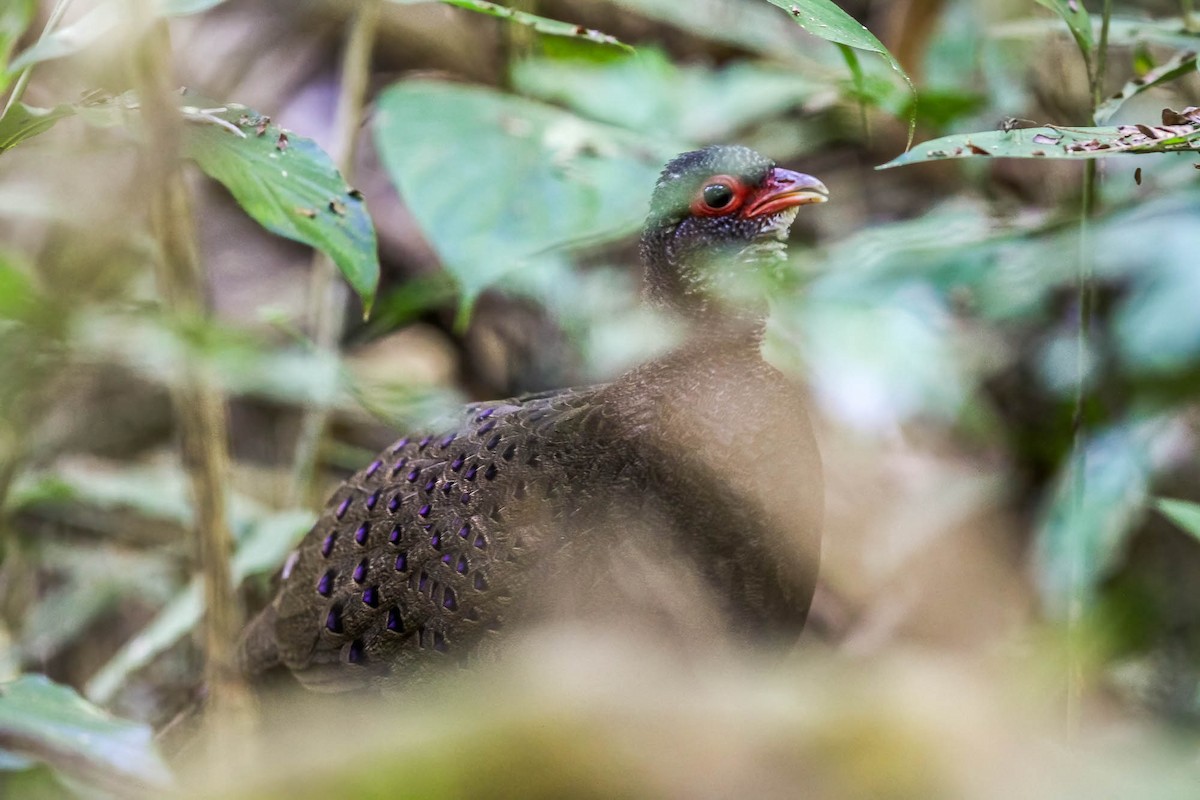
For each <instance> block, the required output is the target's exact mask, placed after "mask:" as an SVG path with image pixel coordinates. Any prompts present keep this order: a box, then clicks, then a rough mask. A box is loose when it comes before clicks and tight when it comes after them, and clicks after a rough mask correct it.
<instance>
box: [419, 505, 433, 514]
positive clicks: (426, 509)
mask: <svg viewBox="0 0 1200 800" xmlns="http://www.w3.org/2000/svg"><path fill="white" fill-rule="evenodd" d="M430 510H431V509H430V507H429V503H426V504H425V505H423V506H421V507H420V508H419V509H417V516H419V517H428V516H429V512H430Z"/></svg>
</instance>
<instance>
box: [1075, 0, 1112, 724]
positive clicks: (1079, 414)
mask: <svg viewBox="0 0 1200 800" xmlns="http://www.w3.org/2000/svg"><path fill="white" fill-rule="evenodd" d="M1103 14H1104V16H1103V19H1102V21H1101V23H1100V41H1099V42H1098V43H1097V45H1096V53H1095V57H1094V58H1090V59H1088V63H1089V65H1090V69H1089V75H1088V82H1089V88H1090V89H1091V102H1092V116H1093V124H1094V117H1095V113H1096V109H1098V108H1099V107H1100V103H1101V102H1102V101H1103V99H1104V84H1105V79H1106V78H1107V76H1108V31H1109V22H1110V20H1111V17H1112V0H1104V11H1103ZM1098 192H1099V171H1098V164H1097V162H1096V161H1095V160H1092V161H1089V162H1088V163H1087V166H1086V167H1085V168H1084V172H1083V197H1082V200H1081V203H1080V221H1079V270H1078V273H1077V278H1076V292H1077V299H1076V314H1077V316H1076V327H1077V331H1076V340H1075V345H1076V346H1075V381H1076V384H1075V403H1074V409H1073V411H1072V414H1071V458H1070V465H1071V509H1072V516H1073V517H1074V518H1075V519H1076V520H1078V519H1081V518H1082V516H1083V507H1084V503H1085V501H1086V498H1087V449H1086V447H1085V439H1086V436H1087V425H1086V420H1085V414H1084V411H1085V407H1086V405H1087V386H1086V382H1087V367H1088V344H1089V340H1090V339H1091V330H1092V315H1093V308H1094V306H1095V291H1096V287H1095V280H1094V278H1093V275H1092V235H1091V219H1092V216H1093V215H1094V214H1095V212H1096V205H1097V194H1098ZM1080 561H1081V558H1080V552H1079V547H1078V542H1072V544H1071V559H1070V566H1069V569H1070V575H1069V584H1068V585H1069V586H1070V587H1071V588H1070V596H1069V598H1068V601H1067V603H1068V604H1067V650H1068V653H1067V735H1068V736H1069V737H1070V738H1071V739H1076V738H1078V736H1079V731H1080V724H1081V708H1082V704H1083V689H1084V680H1085V676H1084V654H1083V642H1082V636H1083V632H1082V630H1081V629H1082V626H1083V615H1084V600H1085V598H1084V596H1083V564H1081V563H1080Z"/></svg>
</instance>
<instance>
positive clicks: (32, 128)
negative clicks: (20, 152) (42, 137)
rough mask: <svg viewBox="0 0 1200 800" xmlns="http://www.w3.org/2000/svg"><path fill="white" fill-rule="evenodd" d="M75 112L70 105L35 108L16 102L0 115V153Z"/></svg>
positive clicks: (48, 128) (49, 127)
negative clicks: (5, 112)
mask: <svg viewBox="0 0 1200 800" xmlns="http://www.w3.org/2000/svg"><path fill="white" fill-rule="evenodd" d="M74 113H75V110H74V109H73V108H71V107H70V106H65V105H63V106H57V107H55V108H35V107H33V106H27V105H25V104H24V103H17V104H16V105H14V106H13V107H12V108H10V109H9V110H8V113H7V114H5V115H4V116H3V117H0V153H3V152H4V151H5V150H9V149H11V148H13V147H16V146H17V145H19V144H20V143H21V142H23V141H25V140H26V139H32V138H33V137H34V136H37V135H38V134H40V133H45V132H46V131H48V130H50V129H51V128H52V127H54V123H56V122H58V121H59V120H60V119H62V118H63V117H69V116H71V115H72V114H74Z"/></svg>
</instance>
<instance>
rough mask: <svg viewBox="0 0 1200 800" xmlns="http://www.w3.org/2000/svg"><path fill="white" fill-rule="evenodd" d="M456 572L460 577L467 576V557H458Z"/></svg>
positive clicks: (455, 566)
mask: <svg viewBox="0 0 1200 800" xmlns="http://www.w3.org/2000/svg"><path fill="white" fill-rule="evenodd" d="M454 571H455V572H457V573H458V574H459V575H466V574H467V557H466V556H459V557H458V563H457V564H455V565H454Z"/></svg>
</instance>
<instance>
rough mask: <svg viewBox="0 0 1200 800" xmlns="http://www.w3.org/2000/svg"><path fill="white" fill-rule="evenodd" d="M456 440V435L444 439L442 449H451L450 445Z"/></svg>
mask: <svg viewBox="0 0 1200 800" xmlns="http://www.w3.org/2000/svg"><path fill="white" fill-rule="evenodd" d="M454 438H455V434H453V433H452V434H450V435H449V436H447V437H446V438H445V439H442V449H443V450H445V449H446V448H447V447H449V446H450V443H451V442H453V441H454Z"/></svg>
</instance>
